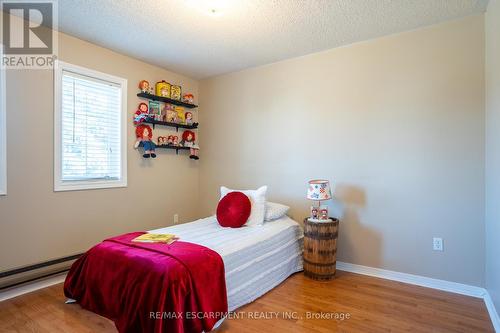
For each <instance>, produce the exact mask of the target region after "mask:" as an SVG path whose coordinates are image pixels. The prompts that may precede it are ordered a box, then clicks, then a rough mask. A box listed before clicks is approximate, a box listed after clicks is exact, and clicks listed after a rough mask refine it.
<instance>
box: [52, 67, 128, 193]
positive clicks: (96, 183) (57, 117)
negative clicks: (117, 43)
mask: <svg viewBox="0 0 500 333" xmlns="http://www.w3.org/2000/svg"><path fill="white" fill-rule="evenodd" d="M63 71H67V72H72V73H76V74H78V75H83V76H88V77H89V78H95V79H99V80H104V81H108V82H110V83H113V84H117V85H120V86H121V102H122V105H121V111H122V112H121V118H120V122H121V126H120V129H121V131H120V132H121V133H120V135H121V141H120V143H121V147H120V148H121V161H120V163H121V175H122V176H121V179H118V180H104V179H102V180H101V179H100V180H81V181H62V144H61V143H62V139H61V135H62V126H61V121H62V76H63ZM54 108H55V110H54V191H56V192H59V191H78V190H93V189H103V188H115V187H127V79H124V78H121V77H117V76H114V75H110V74H106V73H102V72H98V71H95V70H91V69H88V68H84V67H81V66H77V65H72V64H69V63H66V62H64V61H60V60H57V61H56V62H55V68H54Z"/></svg>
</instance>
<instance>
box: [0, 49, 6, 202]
mask: <svg viewBox="0 0 500 333" xmlns="http://www.w3.org/2000/svg"><path fill="white" fill-rule="evenodd" d="M2 59H3V45H2V44H0V61H1V60H2ZM0 71H2V73H1V75H0V195H7V109H6V101H5V99H6V96H7V94H6V93H5V90H6V89H7V88H6V79H5V74H6V71H5V69H4V68H3V66H1V65H0Z"/></svg>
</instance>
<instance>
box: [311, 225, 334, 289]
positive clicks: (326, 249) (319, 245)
mask: <svg viewBox="0 0 500 333" xmlns="http://www.w3.org/2000/svg"><path fill="white" fill-rule="evenodd" d="M331 219H332V221H328V222H311V221H309V220H308V218H306V219H304V275H305V276H307V277H309V278H311V279H314V280H331V279H333V278H334V277H335V269H336V263H337V236H338V230H339V220H338V219H335V218H331Z"/></svg>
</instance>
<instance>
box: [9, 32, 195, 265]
mask: <svg viewBox="0 0 500 333" xmlns="http://www.w3.org/2000/svg"><path fill="white" fill-rule="evenodd" d="M59 57H60V59H61V60H63V61H66V62H69V63H72V64H76V65H80V66H84V67H87V68H91V69H95V70H98V71H102V72H105V73H109V74H113V75H117V76H120V77H123V78H126V79H127V80H128V114H127V117H128V118H129V119H130V121H129V122H128V133H127V137H128V144H127V146H128V187H127V188H121V189H106V190H91V191H75V192H58V193H55V192H53V163H54V162H53V131H54V126H53V114H54V110H53V73H52V72H51V71H44V70H37V71H33V70H32V71H14V70H10V71H8V73H7V82H8V87H7V117H8V119H7V127H8V131H9V132H8V135H9V137H8V147H7V153H8V160H7V163H8V196H6V197H0V271H3V270H8V269H11V268H14V267H18V266H23V265H28V264H32V263H36V262H40V261H43V260H48V259H52V258H59V257H62V256H66V255H71V254H74V253H78V252H81V251H84V250H86V249H87V248H89V247H90V246H92V245H93V244H95V243H96V242H98V241H100V240H102V239H103V238H105V237H108V236H111V235H116V234H119V233H124V232H129V231H137V230H147V229H152V228H158V227H161V226H165V225H168V224H171V223H172V222H173V214H175V213H178V214H179V218H180V221H181V222H182V221H189V220H192V219H195V218H198V205H197V202H198V164H197V162H195V161H192V160H190V159H189V158H188V157H187V156H185V155H184V154H182V153H180V154H179V156H176V155H175V152H172V151H168V152H166V151H161V152H159V154H158V158H157V159H156V160H150V161H147V160H144V159H143V158H142V157H141V155H140V154H139V153H138V152H137V151H136V150H134V149H133V143H134V141H135V135H134V126H133V124H132V114H133V112H135V110H136V108H137V105H138V104H139V99H138V98H137V96H136V93H137V91H138V88H137V84H138V82H139V81H140V80H141V79H147V80H149V81H150V82H156V81H158V80H160V79H166V80H168V81H170V82H173V83H178V84H181V85H182V86H183V88H184V89H185V90H186V91H191V92H193V94H194V95H195V96H196V97H197V96H198V82H197V81H195V80H192V79H189V78H186V77H183V76H180V75H177V74H175V73H172V72H168V71H166V70H163V69H160V68H158V67H154V66H151V65H148V64H146V63H143V62H140V61H138V60H135V59H132V58H129V57H126V56H123V55H120V54H117V53H114V52H111V51H109V50H107V49H104V48H101V47H97V46H95V45H92V44H89V43H87V42H84V41H82V40H79V39H76V38H73V37H70V36H67V35H64V34H60V35H59ZM196 112H197V111H195V113H196ZM160 133H167V132H166V131H165V130H156V131H155V135H159V134H160ZM181 154H182V155H184V156H181Z"/></svg>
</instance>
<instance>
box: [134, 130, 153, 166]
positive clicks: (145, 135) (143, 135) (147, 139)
mask: <svg viewBox="0 0 500 333" xmlns="http://www.w3.org/2000/svg"><path fill="white" fill-rule="evenodd" d="M135 136H136V137H137V141H136V142H135V145H134V148H135V149H137V148H139V145H140V144H141V142H142V146H143V148H144V155H142V157H144V158H150V157H152V158H156V154H155V148H156V145H155V144H154V142H153V141H152V140H151V138H152V137H153V130H151V127H149V126H148V125H139V126H137V127H136V128H135Z"/></svg>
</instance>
